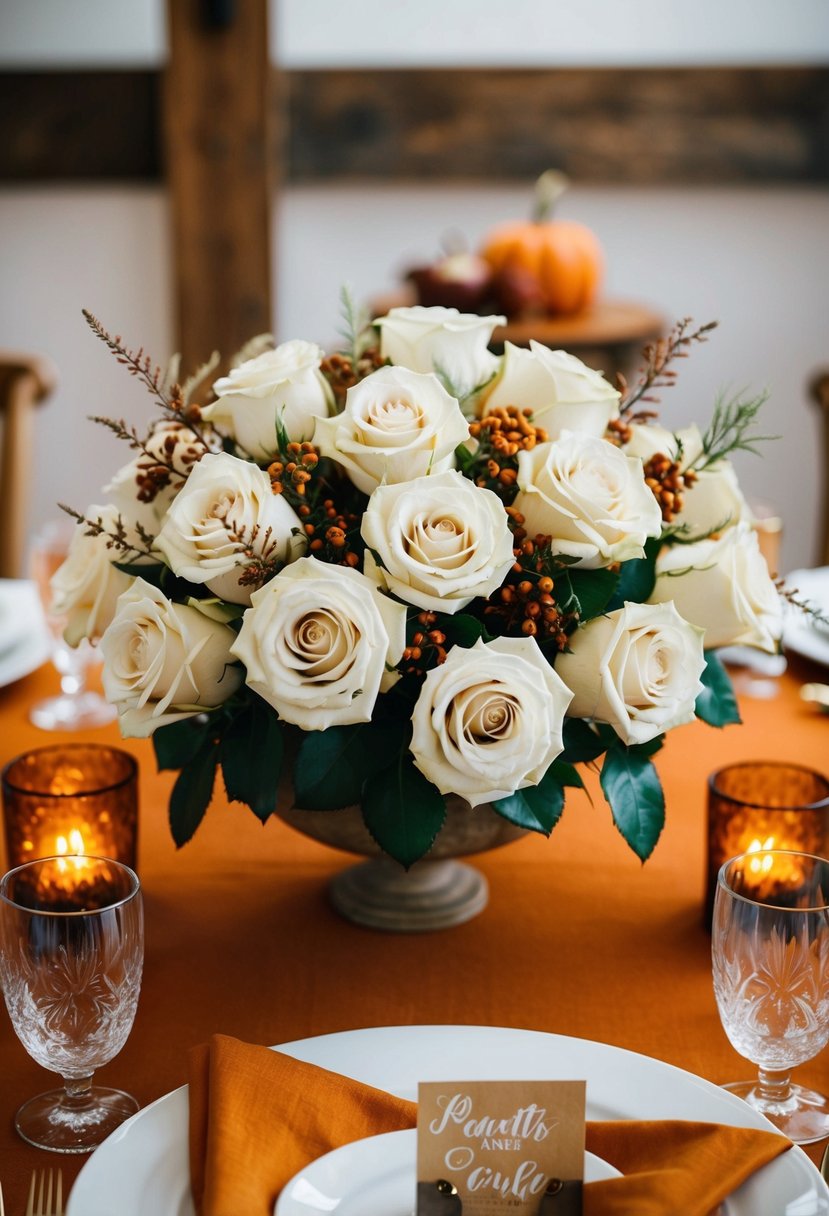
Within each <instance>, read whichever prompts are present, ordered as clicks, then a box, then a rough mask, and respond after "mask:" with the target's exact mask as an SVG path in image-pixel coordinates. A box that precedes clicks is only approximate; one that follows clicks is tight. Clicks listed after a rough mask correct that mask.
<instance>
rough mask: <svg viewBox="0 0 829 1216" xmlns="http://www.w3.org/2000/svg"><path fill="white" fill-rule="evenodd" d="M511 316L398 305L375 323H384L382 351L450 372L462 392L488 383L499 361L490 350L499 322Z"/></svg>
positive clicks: (422, 367)
mask: <svg viewBox="0 0 829 1216" xmlns="http://www.w3.org/2000/svg"><path fill="white" fill-rule="evenodd" d="M506 321H507V319H506V317H479V316H477V315H476V314H473V313H465V312H458V310H457V308H422V307H421V306H420V305H417V306H416V307H414V308H393V309H392V310H391V312H390V313H389V314H388V316H385V317H379V318H378V319H377V320H376V321H375V322H374V324H375V325H377V326H379V328H380V354H381V355H382V357H383V358H384V359H390V360H391V362H392V363H396V364H398V365H399V366H400V367H408V368H409V370H410V371H413V372H438V373H442V374H443V375H445V376H446V378H447V380H448V382H449V384H450V385H451V386H452V389H453V390H454V391H455V392H457V393H458V394H459V396H461V397H465V396H467V395H468V394H469V393H471V392H472V391H473V389H476V388H477V387H478V386H479V385H481V384H484V383H485V382H486V381H487V380H489V379H490V378H491V377H492V376H493V375H494V374H495V372H496V370H497V368H498V365H499V360H498V358H497V357H496V356H495V355H493V354H491V352H490V351H488V350H487V346H488V345H489V342H490V340H491V339H492V331H493V330H494V329H495V326H496V325H506Z"/></svg>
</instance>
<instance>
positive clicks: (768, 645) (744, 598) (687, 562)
mask: <svg viewBox="0 0 829 1216" xmlns="http://www.w3.org/2000/svg"><path fill="white" fill-rule="evenodd" d="M656 575H657V578H656V586H655V587H654V589H653V592H652V594H651V597H650V602H651V603H654V604H656V603H663V602H664V601H665V600H673V601H674V603H675V604H676V606H677V608H678V610H679V612H680V613H681V614H682V616H684V617H685V619H686V620H687V621H692V622H693V623H694V624H695V625H698V626H699V627H700V628H701V629H704V630H705V646H706V649H712V648H714V647H717V646H754V647H756V648H757V649H758V650H765V651H767V652H768V653H769V654H775V653H776V652H777V649H778V642H779V639H780V635H781V633H782V631H783V611H782V605H781V603H780V596H779V595H778V593H777V588H776V587H775V585H774V583H773V581H772V579H771V578H770V576H769V571H768V567H767V565H766V562H765V559H764V557H763V555H762V554H761V552H760V547H759V544H758V541H757V533H756V532H754V531H753V530H752V529H751V528H750V527H749V525H748V524H745V523H741V524H737V526H736V527H734V528H729V529H728V531H727V532H725V533H723V535H722V536H721V537H720V538H719V539H718V540H700V541H697V542H696V543H695V544H692V545H673V546H672V547H671V548H668V549H665V550H664V551H663V552H662V553H661V554H660V555H659V557H658V559H657V562H656Z"/></svg>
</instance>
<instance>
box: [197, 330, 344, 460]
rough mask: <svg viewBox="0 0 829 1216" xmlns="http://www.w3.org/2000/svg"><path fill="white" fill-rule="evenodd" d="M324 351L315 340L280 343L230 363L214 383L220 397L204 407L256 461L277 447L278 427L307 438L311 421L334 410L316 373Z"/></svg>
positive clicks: (324, 382) (325, 385)
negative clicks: (255, 354)
mask: <svg viewBox="0 0 829 1216" xmlns="http://www.w3.org/2000/svg"><path fill="white" fill-rule="evenodd" d="M322 354H323V352H322V351H321V350H320V348H319V347H318V346H316V345H315V344H314V343H313V342H302V341H299V340H295V341H292V342H283V343H282V345H281V346H277V348H276V350H267V351H265V353H264V354H262V355H257V357H256V358H255V359H248V361H247V362H246V363H242V364H240V365H239V367H234V368H233V370H232V371H231V372H230V374H229V375H228V376H222V377H221V379H219V380H217V381H216V383H215V384H214V385H213V392H214V393H215V394H216V396H217V398H218V400H217V401H214V402H213V403H212V404H211V405H208V406H205V407H204V408H203V409H202V417H203V418H206V419H207V420H208V421H209V422H214V423H217V424H218V425H219V426H220V427H222V428H224V429H225V430H227V431H228V432H229V433H230V435H231V437H232V438H233V439H235V441H236V442H237V443H238V444H239V446H240V447H241V448H243V449H244V451H245V452H248V453H249V454H250V455H251V456H252V457H253V458H254V460H259V461H264V460H269V459H271V458H272V457H273V456H274V455H275V454H276V451H277V426H278V425H281V426H283V427H284V428H285V430H286V431H287V433H288V435H289V436H290V438H291V439H293V440H297V441H299V440H302V439H310V437H311V435H312V434H313V431H314V421H315V419H316V418H318V417H320V416H325V415H326V414H328V412H329V410H330V409H332V408H333V404H334V396H333V393H332V392H331V388H330V386H329V384H328V381H327V380H326V379H325V377H324V376H323V374H322V372H321V371H320V360H321V359H322Z"/></svg>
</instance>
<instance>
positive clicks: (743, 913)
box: [711, 849, 829, 1144]
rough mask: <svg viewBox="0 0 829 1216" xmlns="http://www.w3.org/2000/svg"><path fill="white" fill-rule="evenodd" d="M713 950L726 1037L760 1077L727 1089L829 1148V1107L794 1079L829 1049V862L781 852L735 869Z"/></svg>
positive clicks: (720, 904) (756, 855)
mask: <svg viewBox="0 0 829 1216" xmlns="http://www.w3.org/2000/svg"><path fill="white" fill-rule="evenodd" d="M711 951H712V960H713V971H714V993H715V995H716V998H717V1007H718V1009H719V1013H720V1020H721V1022H722V1024H723V1029H724V1030H725V1033H726V1034H727V1036H728V1038H729V1040H730V1042H731V1045H732V1046H733V1047H734V1049H735V1050H736V1051H738V1052H739V1053H740V1055H741V1056H744V1057H745V1059H747V1060H750V1061H751V1062H752V1063H753V1064H755V1065H756V1066H757V1069H758V1077H757V1080H755V1081H738V1082H734V1083H732V1084H730V1085H726V1086H725V1087H724V1088H725V1089H728V1090H730V1091H731V1092H732V1093H736V1094H738V1095H739V1096H740V1097H741V1098H744V1099H745V1100H746V1102H748V1103H749V1105H750V1106H752V1107H753V1108H754V1109H755V1110H757V1111H759V1112H760V1113H761V1114H763V1115H765V1116H766V1118H767V1119H769V1120H770V1121H771V1122H772V1123H773V1124H774V1125H775V1127H777V1128H779V1129H780V1131H781V1132H783V1134H784V1135H786V1136H788V1137H789V1139H790V1140H793V1141H795V1143H797V1144H811V1143H812V1142H814V1141H816V1140H823V1139H824V1138H825V1137H826V1136H829V1100H828V1099H827V1098H826V1097H824V1095H823V1094H819V1093H815V1092H814V1091H813V1090H809V1089H804V1088H803V1087H802V1086H800V1085H794V1084H792V1082H791V1079H790V1077H791V1071H792V1069H793V1068H796V1067H797V1065H798V1064H803V1063H805V1061H806V1060H811V1059H812V1058H813V1056H816V1055H817V1053H818V1052H819V1051H821V1050H822V1049H823V1048H824V1047H825V1046H826V1043H827V1042H829V861H826V860H825V859H824V858H822V857H815V856H813V855H811V854H809V853H796V852H789V851H786V850H782V849H769V850H761V851H760V852H752V853H743V854H741V855H740V856H739V857H735V858H732V860H731V861H727V862H726V863H725V865H723V866H722V868H721V869H720V872H719V876H718V880H717V891H716V895H715V897H714V921H713V927H712V943H711Z"/></svg>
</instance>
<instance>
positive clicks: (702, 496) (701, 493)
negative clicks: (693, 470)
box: [671, 460, 751, 540]
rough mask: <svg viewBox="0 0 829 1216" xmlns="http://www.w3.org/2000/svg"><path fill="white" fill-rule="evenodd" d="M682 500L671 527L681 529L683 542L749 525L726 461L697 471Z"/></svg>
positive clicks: (749, 512) (744, 503)
mask: <svg viewBox="0 0 829 1216" xmlns="http://www.w3.org/2000/svg"><path fill="white" fill-rule="evenodd" d="M682 497H683V504H682V510H681V511H678V512H677V514H676V515H675V516H674V518H673V519H672V520H671V523H672V524H674V525H679V526H681V527H682V528H683V532H682V539H683V540H702V539H703V538H704V537H707V536H710V535H711V534H712V533H713V532H724V531H725V529H726V528H733V527H735V526H736V525H737V524H739V523H750V522H751V511H750V509H749V506H748V503H747V502H746V500H745V497H744V495H743V492H742V490H741V489H740V483H739V482H738V481H737V474H736V473H735V472H734V466H733V465H732V464H731V462H730V461H729V460H718V461H716V463H715V464H712V465H709V467H708V468H707V469H701V470H700V471H699V473H697V477H696V481H695V482H694V484H693V485H692V486H688V487H686V489H685V490H683V492H682Z"/></svg>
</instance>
